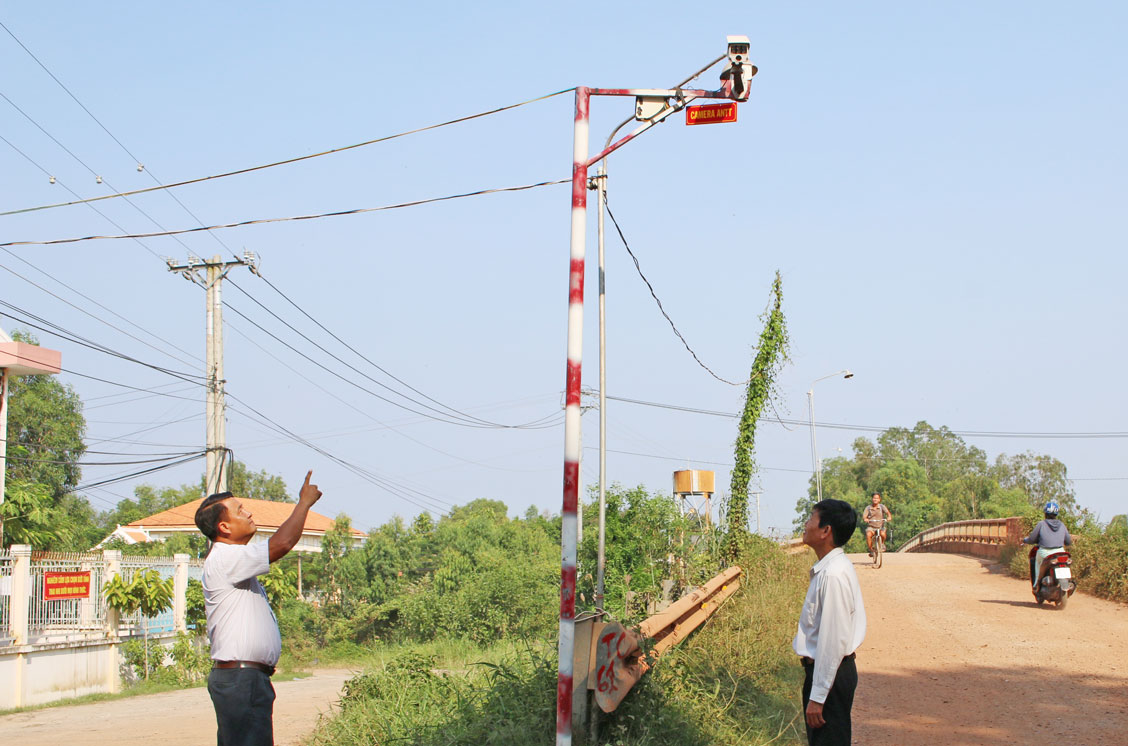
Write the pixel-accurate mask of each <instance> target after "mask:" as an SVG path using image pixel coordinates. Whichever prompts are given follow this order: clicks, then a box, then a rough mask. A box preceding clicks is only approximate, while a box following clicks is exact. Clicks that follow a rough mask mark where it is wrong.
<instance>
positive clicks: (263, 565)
mask: <svg viewBox="0 0 1128 746" xmlns="http://www.w3.org/2000/svg"><path fill="white" fill-rule="evenodd" d="M312 475H313V472H312V471H310V472H308V473H307V474H306V478H305V483H303V484H302V488H301V491H300V492H299V493H298V504H297V505H295V506H294V511H293V512H292V513H291V514H290V517H289V518H287V519H286V520H285V521H283V522H282V525H281V526H279V527H278V531H277V532H276V533H275V534H274V535H273V536H271V537H270V539H269V540H268V541H262V542H255V543H251V538H252V537H253V536H254V535H255V531H256V528H257V527H256V526H255V522H254V519H253V518H252V516H251V514H250V512H248V511H247V509H246V508H245V507H244V506H243V502H242V501H241V500H240V499H239V498H237V497H235V496H234V495H233V494H231V493H230V492H221V493H219V494H215V495H209V496H208V497H206V498H205V499H204V501H203V502H202V503H200V507H199V508H197V509H196V526H197V528H199V529H200V532H201V533H202V534H203V535H204V536H206V537H207V538H208V539H209V540H211V541H212V542H213V543H212V546H211V549H210V550H208V554H207V557H206V558H205V559H204V577H203V586H204V607H205V612H206V613H207V618H208V640H209V641H210V642H211V657H212V665H213V667H212V670H211V673H210V674H209V675H208V694H210V695H211V699H212V704H213V705H214V706H215V719H216V724H217V726H218V729H217V733H216V743H217V744H218V746H273V744H274V722H273V721H274V687H273V686H272V685H271V683H270V677H271V676H272V675H273V674H274V666H275V665H276V664H277V663H278V656H279V655H281V653H282V639H281V637H280V636H279V634H278V621H277V620H276V619H275V618H274V612H273V611H272V610H271V608H270V602H269V601H267V598H266V592H265V591H264V590H263V588H262V584H261V583H259V581H258V576H259V575H263V574H265V573H266V572H268V571H269V570H270V563H271V562H277V561H278V560H280V559H282V558H283V557H285V556H286V554H287V553H288V552H289V551H290V550H291V549H293V548H294V546H295V545H296V544H297V543H298V539H300V538H301V535H302V529H303V528H304V527H305V520H306V516H307V515H308V514H309V509H310V508H311V507H313V504H314V503H316V502H317V500H318V498H320V497H321V490H319V489H318V488H317V485H315V484H310V483H309V478H310V477H311V476H312Z"/></svg>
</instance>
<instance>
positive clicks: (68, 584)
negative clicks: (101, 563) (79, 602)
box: [43, 570, 90, 601]
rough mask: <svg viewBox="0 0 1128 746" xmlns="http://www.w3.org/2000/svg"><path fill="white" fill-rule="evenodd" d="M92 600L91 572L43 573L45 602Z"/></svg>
mask: <svg viewBox="0 0 1128 746" xmlns="http://www.w3.org/2000/svg"><path fill="white" fill-rule="evenodd" d="M68 598H90V571H89V570H84V571H79V570H74V571H72V572H45V573H43V600H44V601H62V600H64V599H68Z"/></svg>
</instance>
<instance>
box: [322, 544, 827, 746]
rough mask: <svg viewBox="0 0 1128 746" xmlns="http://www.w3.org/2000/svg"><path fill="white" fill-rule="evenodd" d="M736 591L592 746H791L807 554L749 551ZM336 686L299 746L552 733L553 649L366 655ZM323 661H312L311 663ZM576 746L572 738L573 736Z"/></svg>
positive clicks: (646, 680)
mask: <svg viewBox="0 0 1128 746" xmlns="http://www.w3.org/2000/svg"><path fill="white" fill-rule="evenodd" d="M741 566H742V567H744V568H745V578H744V580H743V581H742V588H741V591H740V592H739V593H737V594H736V595H735V596H734V597H733V598H732V599H730V600H729V601H728V603H726V605H725V606H724V607H722V609H721V611H720V612H719V613H718V614H717V615H715V616H714V617H713V619H711V620H710V622H709V623H708V624H707V625H706V626H705V627H704V628H703V629H701V630H699V631H698V632H697V633H695V634H694V635H693V636H692V637H691V638H690V639H689V640H688V641H687V642H686V643H684V644H683V645H682V646H681V647H679V648H675V649H674V650H673V651H671V652H668V653H667V654H666V655H665V656H664V657H663V658H662V659H660V660H659V661H658V662H657V664H656V665H655V666H654V667H653V668H652V669H651V671H650V672H649V673H648V674H647V675H646V676H645V677H643V680H642V681H641V682H640V683H639V685H638V686H637V687H635V689H634V690H633V691H632V692H631V693H630V695H629V696H628V697H627V699H626V701H625V702H624V703H623V705H622V706H621V707H620V708H619V710H618V711H617V712H615V713H613V714H611V715H610V716H605V717H604V718H603V722H602V724H601V729H600V733H601V735H600V738H599V741H598V742H599V743H600V744H609V745H611V744H613V745H614V746H645V745H649V744H655V745H657V744H668V745H670V746H697V745H698V744H700V745H702V746H703V745H704V744H721V745H723V744H732V746H736V745H737V744H740V746H757V745H758V746H767V744H778V745H780V746H796V745H797V744H800V743H802V742H803V741H804V736H803V731H802V722H801V720H800V718H799V688H800V685H801V683H802V671H801V669H800V668H799V666H798V665H796V663H795V660H794V658H795V656H794V655H793V654H792V652H791V649H790V640H791V637H792V636H793V635H794V631H795V623H796V618H797V615H798V613H799V609H800V607H801V605H802V600H803V594H804V592H805V590H806V586H807V580H808V575H807V570H808V569H809V567H810V557H809V556H795V557H788V556H786V555H784V554H783V553H782V552H780V551H779V550H778V549H777V548H775V547H774V546H771V545H768V544H767V543H766V542H765V543H763V544H758V543H754V544H753V546H752V547H751V548H750V549H749V551H748V552H747V555H746V557H745V559H744V561H743V562H742V564H741ZM365 660H366V663H367V665H366V666H365V670H364V672H363V673H362V674H360V675H358V676H356V677H354V678H353V679H352V680H350V681H349V682H348V684H347V685H346V691H345V695H344V697H343V700H342V709H341V712H340V713H339V714H338V715H336V716H334V717H332V718H328V719H325V720H323V721H322V722H321V724H320V725H319V727H318V729H317V731H316V732H315V733H314V734H313V736H312V737H311V738H310V739H309V743H310V745H311V746H361V745H362V744H364V745H365V746H367V744H372V743H412V744H420V745H421V746H439V744H497V745H499V746H505V745H512V746H518V745H521V746H524V744H529V743H548V742H550V741H551V740H552V738H553V733H554V731H555V692H556V648H555V643H554V641H539V642H522V641H515V640H509V641H506V642H502V643H499V644H498V645H495V646H493V647H491V648H489V649H477V648H473V646H470V645H468V644H467V643H457V642H456V643H430V644H428V645H401V646H395V647H382V648H372V649H370V650H369V651H368V653H367V656H366V659H365ZM323 663H324V661H323ZM576 735H577V738H576V742H577V743H583V742H584V738H583V734H576Z"/></svg>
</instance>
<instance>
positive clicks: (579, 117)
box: [556, 87, 591, 746]
mask: <svg viewBox="0 0 1128 746" xmlns="http://www.w3.org/2000/svg"><path fill="white" fill-rule="evenodd" d="M590 101H591V92H590V90H589V89H588V88H584V87H580V88H577V89H576V123H575V129H574V133H573V138H572V241H571V263H570V268H569V271H568V371H567V384H566V388H565V400H564V402H565V405H564V508H563V510H562V511H561V518H562V521H561V525H560V555H561V561H560V644H559V652H560V667H559V673H558V675H557V680H556V744H557V746H570V744H571V743H572V673H573V672H572V660H573V656H574V650H575V646H576V527H577V523H576V507H577V505H578V503H579V498H580V372H581V370H582V361H583V337H584V239H585V238H586V233H585V232H586V230H587V169H588V158H587V151H588V105H589V102H590Z"/></svg>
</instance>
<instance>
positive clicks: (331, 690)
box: [0, 670, 352, 746]
mask: <svg viewBox="0 0 1128 746" xmlns="http://www.w3.org/2000/svg"><path fill="white" fill-rule="evenodd" d="M351 675H352V674H350V673H349V672H348V671H335V670H333V671H330V670H322V671H316V672H315V673H314V675H313V676H310V677H308V678H305V679H297V680H295V681H280V682H277V683H275V685H274V690H275V694H276V695H277V699H276V700H275V702H274V742H275V744H276V746H297V744H299V743H300V742H301V739H302V738H303V737H305V736H307V735H309V733H310V732H312V731H313V728H314V726H315V725H317V719H318V717H319V716H320V714H321V713H324V712H329V710H330V709H331V708H332V707H333V705H334V704H335V703H336V702H337V698H338V695H339V694H340V691H341V685H342V684H344V683H345V681H346V680H347V679H348V678H349V677H350V676H351ZM0 743H11V744H19V745H20V746H60V745H63V746H79V745H81V746H111V745H112V746H215V711H214V710H212V704H211V699H210V698H209V697H208V692H207V689H204V688H202V687H200V688H196V689H181V690H179V691H175V692H165V693H163V694H150V695H147V696H144V697H129V698H126V699H117V700H111V701H108V702H94V703H92V704H87V705H74V706H71V707H49V708H47V709H44V710H35V711H33V712H22V713H17V714H15V715H5V716H4V717H0Z"/></svg>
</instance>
